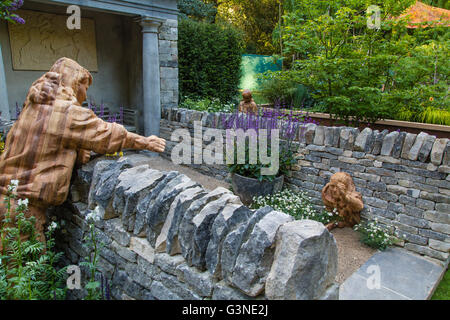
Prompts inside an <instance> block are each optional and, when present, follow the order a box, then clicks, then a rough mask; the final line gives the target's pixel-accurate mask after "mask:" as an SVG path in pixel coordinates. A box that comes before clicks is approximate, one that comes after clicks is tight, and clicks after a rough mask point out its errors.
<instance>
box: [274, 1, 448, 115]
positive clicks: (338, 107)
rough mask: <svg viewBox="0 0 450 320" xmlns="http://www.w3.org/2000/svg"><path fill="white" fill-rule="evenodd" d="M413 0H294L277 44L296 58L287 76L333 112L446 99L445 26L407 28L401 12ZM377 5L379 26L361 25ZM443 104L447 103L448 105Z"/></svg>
mask: <svg viewBox="0 0 450 320" xmlns="http://www.w3.org/2000/svg"><path fill="white" fill-rule="evenodd" d="M413 3H414V0H401V1H398V0H387V1H367V0H337V1H335V0H324V1H313V2H311V1H307V0H297V1H295V2H290V5H289V6H288V8H289V11H288V13H287V14H286V15H285V17H284V22H285V24H284V27H283V46H284V53H285V54H286V55H294V56H295V57H296V58H297V60H296V61H295V63H294V66H293V68H292V69H291V70H289V71H287V72H278V73H270V74H268V75H267V76H266V78H271V79H274V78H275V79H283V78H288V79H290V80H294V81H295V82H297V83H300V84H303V85H305V86H307V87H308V88H310V92H312V95H313V97H314V98H315V99H316V101H317V106H318V107H319V108H320V109H321V110H323V111H327V112H328V113H330V114H332V115H334V116H335V117H337V118H340V119H343V120H345V121H346V122H347V123H348V122H349V121H350V120H356V122H360V121H364V122H373V121H375V120H377V119H380V118H387V117H391V118H392V116H393V115H395V114H396V113H400V112H402V110H404V109H407V110H411V107H416V110H414V111H413V112H412V118H414V116H418V115H420V114H421V113H423V112H424V110H425V109H426V108H427V107H430V106H431V107H436V108H445V106H446V105H447V106H448V105H449V104H448V97H447V95H448V94H447V93H448V70H449V65H448V61H447V60H448V59H446V58H445V57H446V56H447V57H448V48H449V46H448V45H449V41H448V32H446V30H445V28H424V29H422V28H419V29H418V30H415V31H408V30H407V28H406V20H404V19H400V20H399V19H393V18H392V17H397V16H399V15H400V14H401V13H402V12H404V10H405V9H406V8H408V7H409V6H410V5H411V4H413ZM372 4H376V5H378V6H379V7H380V8H381V26H380V28H379V29H371V28H368V27H367V18H368V17H367V14H366V9H367V7H368V6H369V5H372ZM447 108H448V107H447Z"/></svg>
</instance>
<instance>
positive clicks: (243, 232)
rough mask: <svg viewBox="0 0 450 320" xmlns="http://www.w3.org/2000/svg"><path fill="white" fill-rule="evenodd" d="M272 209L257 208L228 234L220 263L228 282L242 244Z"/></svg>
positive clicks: (223, 245) (223, 276) (229, 282)
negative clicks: (246, 219)
mask: <svg viewBox="0 0 450 320" xmlns="http://www.w3.org/2000/svg"><path fill="white" fill-rule="evenodd" d="M272 211H273V209H272V208H271V207H269V206H267V207H264V208H261V209H258V210H256V211H255V212H254V213H253V215H251V216H250V219H249V220H248V221H246V222H243V223H241V224H240V225H239V226H238V227H237V228H236V229H235V230H233V231H231V232H230V233H228V235H227V236H226V238H225V241H223V244H222V255H221V263H220V264H221V268H222V279H225V281H226V282H227V283H228V284H231V283H232V280H231V278H232V275H233V269H234V266H235V263H236V259H237V256H238V254H239V250H240V248H241V246H242V244H243V243H244V242H245V241H247V239H248V237H249V235H250V233H251V232H252V230H253V227H254V226H255V224H256V223H257V222H258V221H260V220H261V219H262V218H264V217H265V216H266V215H267V214H268V213H269V212H272Z"/></svg>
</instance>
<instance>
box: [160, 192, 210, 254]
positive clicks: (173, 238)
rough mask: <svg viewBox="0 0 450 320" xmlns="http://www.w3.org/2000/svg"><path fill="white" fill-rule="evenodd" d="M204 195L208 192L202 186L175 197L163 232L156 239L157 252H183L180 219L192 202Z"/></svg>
mask: <svg viewBox="0 0 450 320" xmlns="http://www.w3.org/2000/svg"><path fill="white" fill-rule="evenodd" d="M204 195H206V192H204V189H203V188H202V187H195V188H190V189H187V190H185V191H183V192H181V193H180V194H179V195H177V196H176V197H175V200H174V201H173V202H172V204H171V205H170V209H169V213H168V214H167V218H166V221H165V222H164V225H163V227H162V229H161V233H160V234H159V236H158V238H157V239H156V244H155V250H156V252H164V251H165V252H167V253H168V254H170V255H174V254H179V253H181V248H180V244H179V242H178V228H179V226H180V221H181V219H182V218H183V214H184V213H185V212H186V210H187V209H188V208H189V206H190V205H191V203H192V202H193V201H195V200H197V199H198V198H200V197H202V196H204Z"/></svg>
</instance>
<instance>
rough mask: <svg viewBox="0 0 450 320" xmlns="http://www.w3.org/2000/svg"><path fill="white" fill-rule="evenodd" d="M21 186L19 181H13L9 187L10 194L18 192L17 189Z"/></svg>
mask: <svg viewBox="0 0 450 320" xmlns="http://www.w3.org/2000/svg"><path fill="white" fill-rule="evenodd" d="M18 186H19V180H11V182H10V183H9V186H8V192H11V193H14V192H17V187H18Z"/></svg>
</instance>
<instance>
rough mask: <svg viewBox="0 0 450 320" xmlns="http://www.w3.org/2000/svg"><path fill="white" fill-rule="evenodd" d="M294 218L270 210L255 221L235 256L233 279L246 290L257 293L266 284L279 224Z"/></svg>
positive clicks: (247, 292) (253, 294)
mask: <svg viewBox="0 0 450 320" xmlns="http://www.w3.org/2000/svg"><path fill="white" fill-rule="evenodd" d="M293 220H294V218H293V217H292V216H289V215H287V214H285V213H282V212H278V211H272V212H269V213H268V214H266V215H265V216H264V217H263V218H262V219H261V220H260V221H259V222H257V223H256V224H255V226H254V228H253V230H252V232H251V233H250V235H249V237H248V240H247V241H245V242H244V243H243V245H242V246H241V248H240V250H239V254H238V256H237V258H236V264H235V266H234V269H233V275H232V279H231V280H232V283H233V285H234V286H235V287H237V288H239V289H240V290H241V291H242V292H244V293H245V294H247V295H249V296H252V297H256V296H257V295H259V294H260V293H261V292H262V291H263V290H264V286H265V282H266V279H267V275H268V273H269V270H270V268H271V266H272V263H273V257H274V253H275V248H274V243H275V236H276V232H277V229H278V227H279V226H281V225H282V224H284V223H286V222H290V221H293Z"/></svg>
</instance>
